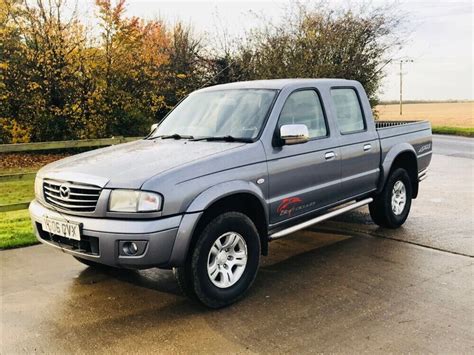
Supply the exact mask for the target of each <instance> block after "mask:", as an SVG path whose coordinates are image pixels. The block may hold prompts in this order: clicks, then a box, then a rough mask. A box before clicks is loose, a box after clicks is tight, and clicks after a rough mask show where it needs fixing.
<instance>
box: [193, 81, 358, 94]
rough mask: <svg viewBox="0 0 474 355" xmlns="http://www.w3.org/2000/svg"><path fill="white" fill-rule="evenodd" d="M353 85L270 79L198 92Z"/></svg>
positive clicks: (333, 82)
mask: <svg viewBox="0 0 474 355" xmlns="http://www.w3.org/2000/svg"><path fill="white" fill-rule="evenodd" d="M353 83H355V82H354V81H353V80H346V79H270V80H252V81H238V82H235V83H229V84H221V85H214V86H209V87H207V88H204V89H200V90H198V91H199V92H203V91H216V90H232V89H272V90H282V89H284V88H285V87H290V86H291V87H298V86H302V87H304V86H308V85H315V86H317V85H330V86H332V85H350V84H353Z"/></svg>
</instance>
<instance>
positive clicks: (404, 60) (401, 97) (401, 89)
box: [400, 59, 413, 116]
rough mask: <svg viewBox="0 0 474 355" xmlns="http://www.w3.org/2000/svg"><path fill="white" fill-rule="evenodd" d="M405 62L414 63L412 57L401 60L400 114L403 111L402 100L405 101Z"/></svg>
mask: <svg viewBox="0 0 474 355" xmlns="http://www.w3.org/2000/svg"><path fill="white" fill-rule="evenodd" d="M403 63H413V60H412V59H402V60H400V116H401V115H402V113H403V110H402V102H403Z"/></svg>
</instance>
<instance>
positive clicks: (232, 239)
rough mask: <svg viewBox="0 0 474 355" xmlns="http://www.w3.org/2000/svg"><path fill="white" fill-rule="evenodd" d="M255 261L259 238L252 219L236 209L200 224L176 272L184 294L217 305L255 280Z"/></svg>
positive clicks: (231, 300) (234, 297)
mask: <svg viewBox="0 0 474 355" xmlns="http://www.w3.org/2000/svg"><path fill="white" fill-rule="evenodd" d="M259 262H260V238H259V235H258V232H257V229H256V227H255V225H254V224H253V222H252V220H251V219H250V218H249V217H247V216H246V215H245V214H242V213H240V212H226V213H223V214H221V215H219V216H217V217H216V218H215V219H213V220H212V221H211V222H210V223H209V224H208V225H207V226H206V227H205V228H204V230H203V231H202V233H201V234H200V235H199V237H198V240H197V242H196V245H195V247H194V249H193V250H192V251H191V253H190V256H189V257H188V260H187V261H186V265H184V266H183V267H180V268H177V269H176V276H177V278H178V282H179V284H180V286H181V288H182V289H183V291H184V292H185V294H187V295H188V296H191V297H194V298H197V299H198V300H199V301H200V302H202V303H203V304H204V305H206V306H208V307H210V308H220V307H224V306H227V305H230V304H232V303H234V302H236V301H238V300H239V299H240V298H242V296H243V295H244V294H245V292H246V291H247V290H248V289H249V288H250V286H251V285H252V283H253V281H254V280H255V276H256V275H257V270H258V266H259Z"/></svg>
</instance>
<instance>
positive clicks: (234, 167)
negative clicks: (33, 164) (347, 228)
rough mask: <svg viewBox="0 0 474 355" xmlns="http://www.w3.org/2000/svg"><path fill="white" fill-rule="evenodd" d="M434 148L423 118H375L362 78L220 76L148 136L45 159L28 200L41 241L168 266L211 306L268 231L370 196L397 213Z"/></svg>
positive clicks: (97, 257) (237, 286)
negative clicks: (221, 80) (227, 79)
mask: <svg viewBox="0 0 474 355" xmlns="http://www.w3.org/2000/svg"><path fill="white" fill-rule="evenodd" d="M431 152H432V142H431V127H430V123H429V122H426V121H417V122H380V121H374V120H373V118H372V111H371V108H370V106H369V101H368V100H367V96H366V94H365V91H364V89H363V87H362V86H361V84H360V83H358V82H356V81H350V80H342V79H283V80H264V81H251V82H239V83H232V84H226V85H218V86H213V87H209V88H205V89H202V90H198V91H195V92H193V93H192V94H190V95H189V96H188V97H187V98H186V99H185V100H183V101H182V102H181V103H179V104H178V105H177V106H176V107H175V108H174V109H173V110H172V111H171V112H170V113H169V114H168V115H167V116H166V117H165V118H164V119H163V120H162V121H161V122H160V123H159V124H157V125H154V127H153V130H152V132H151V133H150V135H149V136H148V137H146V138H145V139H142V140H138V141H135V142H132V143H126V144H121V145H117V146H112V147H107V148H103V149H98V150H94V151H90V152H86V153H82V154H78V155H75V156H72V157H69V158H66V159H63V160H59V161H57V162H54V163H52V164H49V165H47V166H45V167H44V168H42V169H41V170H40V171H39V172H38V174H37V177H36V181H35V195H36V199H35V200H34V201H33V202H32V203H31V205H30V208H29V210H30V214H31V218H32V221H33V226H34V229H35V231H36V235H37V237H38V239H39V241H41V242H42V243H44V244H47V245H50V246H52V247H54V248H58V249H60V250H62V251H64V252H66V253H69V254H71V255H73V256H74V257H75V258H76V259H77V260H79V261H81V262H83V263H85V264H87V265H89V266H99V265H101V264H105V265H108V266H110V267H119V268H135V269H143V268H151V267H159V268H173V269H174V270H175V274H176V277H177V280H178V282H179V284H180V286H181V288H182V289H183V291H184V293H185V294H187V295H188V296H190V297H192V298H195V299H197V300H199V301H200V302H202V303H203V304H205V305H206V306H208V307H212V308H218V307H223V306H226V305H228V304H231V303H233V302H235V301H237V300H238V299H239V298H241V297H242V295H243V294H244V293H245V291H246V290H247V289H248V288H249V287H250V286H251V284H252V282H253V281H254V279H255V277H256V274H257V270H258V267H259V263H260V256H261V255H267V253H268V244H269V242H270V241H271V240H273V239H276V238H280V237H283V236H285V235H288V234H291V233H293V232H295V231H298V230H300V229H302V228H306V227H308V226H310V225H313V224H315V223H318V222H321V221H323V220H325V219H328V218H331V217H333V216H335V215H338V214H340V213H344V212H347V211H349V210H352V209H355V208H358V207H360V206H363V205H366V204H368V205H369V209H370V214H371V216H372V219H373V221H374V222H375V223H376V224H378V225H380V226H381V227H384V228H397V227H399V226H401V225H402V224H403V223H404V222H405V220H406V218H407V217H408V213H409V211H410V206H411V203H412V199H414V198H416V197H417V195H418V189H419V182H420V181H421V180H422V179H423V178H424V177H426V171H427V167H428V165H429V163H430V160H431ZM289 282H291V281H290V280H289Z"/></svg>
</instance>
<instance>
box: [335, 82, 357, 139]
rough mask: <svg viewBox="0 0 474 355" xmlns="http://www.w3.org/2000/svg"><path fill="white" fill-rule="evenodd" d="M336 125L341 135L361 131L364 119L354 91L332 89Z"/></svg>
mask: <svg viewBox="0 0 474 355" xmlns="http://www.w3.org/2000/svg"><path fill="white" fill-rule="evenodd" d="M331 96H332V101H333V104H334V107H335V109H336V119H337V125H338V127H339V132H341V133H342V134H346V133H353V132H359V131H363V130H364V129H365V124H364V117H363V116H362V110H361V107H360V103H359V99H358V97H357V94H356V92H355V90H354V89H332V90H331Z"/></svg>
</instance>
